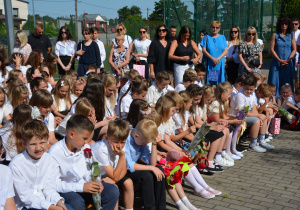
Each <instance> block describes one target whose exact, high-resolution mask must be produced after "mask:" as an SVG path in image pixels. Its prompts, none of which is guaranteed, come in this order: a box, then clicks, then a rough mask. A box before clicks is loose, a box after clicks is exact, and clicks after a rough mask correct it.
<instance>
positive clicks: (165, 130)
mask: <svg viewBox="0 0 300 210" xmlns="http://www.w3.org/2000/svg"><path fill="white" fill-rule="evenodd" d="M176 129H177V128H176V125H175V122H174V120H173V119H172V118H171V119H169V120H168V121H167V122H163V123H161V124H160V126H159V127H158V133H159V134H160V135H161V139H162V140H164V135H165V134H167V135H169V136H171V135H172V134H173V133H174V132H175V130H176Z"/></svg>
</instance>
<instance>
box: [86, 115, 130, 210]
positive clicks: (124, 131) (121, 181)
mask: <svg viewBox="0 0 300 210" xmlns="http://www.w3.org/2000/svg"><path fill="white" fill-rule="evenodd" d="M128 134H129V124H128V122H126V121H124V120H121V119H117V120H114V121H110V122H109V124H108V129H107V134H106V135H105V139H103V140H102V141H98V142H96V143H94V144H93V145H92V147H91V149H92V153H93V158H94V159H95V161H97V162H98V163H99V166H100V169H101V177H102V178H103V179H102V181H104V182H112V183H115V184H116V185H117V186H118V187H119V188H120V189H123V192H124V193H123V194H124V205H125V210H127V209H128V210H129V209H133V200H134V190H133V183H132V180H131V179H130V178H128V177H126V176H125V175H126V173H127V167H126V159H125V148H124V146H125V142H126V139H127V137H128Z"/></svg>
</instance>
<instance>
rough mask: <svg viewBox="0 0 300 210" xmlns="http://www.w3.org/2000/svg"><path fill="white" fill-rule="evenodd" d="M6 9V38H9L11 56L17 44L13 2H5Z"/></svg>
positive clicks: (9, 0)
mask: <svg viewBox="0 0 300 210" xmlns="http://www.w3.org/2000/svg"><path fill="white" fill-rule="evenodd" d="M4 8H5V25H6V36H7V43H8V55H10V54H11V53H12V52H13V49H14V43H15V35H14V22H13V14H12V5H11V0H4Z"/></svg>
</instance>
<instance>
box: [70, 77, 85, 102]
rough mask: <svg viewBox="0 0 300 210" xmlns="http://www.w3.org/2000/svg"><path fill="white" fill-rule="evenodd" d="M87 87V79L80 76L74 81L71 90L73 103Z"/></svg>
mask: <svg viewBox="0 0 300 210" xmlns="http://www.w3.org/2000/svg"><path fill="white" fill-rule="evenodd" d="M84 87H85V80H84V79H83V78H82V77H80V78H79V79H78V80H76V81H75V82H74V83H73V86H72V90H71V102H72V104H73V103H74V102H75V101H76V99H77V98H78V96H79V95H80V94H81V93H82V91H83V89H84Z"/></svg>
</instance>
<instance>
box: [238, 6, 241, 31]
mask: <svg viewBox="0 0 300 210" xmlns="http://www.w3.org/2000/svg"><path fill="white" fill-rule="evenodd" d="M240 19H241V0H239V15H238V26H239V27H240V28H241V25H240Z"/></svg>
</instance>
